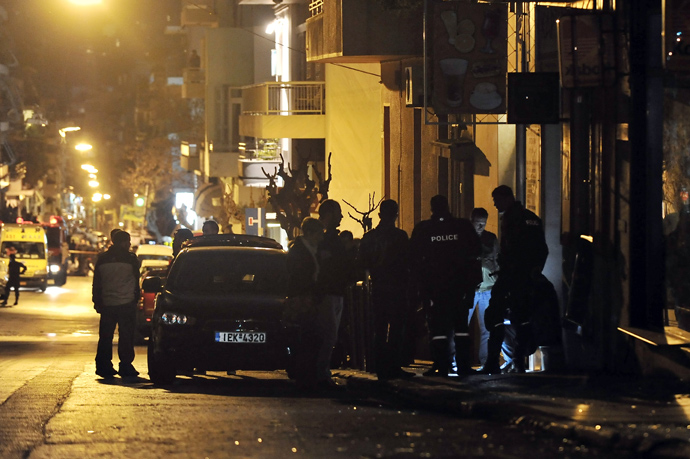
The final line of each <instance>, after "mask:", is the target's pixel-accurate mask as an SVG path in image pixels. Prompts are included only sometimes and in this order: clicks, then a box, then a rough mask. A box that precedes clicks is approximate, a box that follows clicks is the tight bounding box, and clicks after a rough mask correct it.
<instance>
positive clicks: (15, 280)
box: [2, 254, 26, 306]
mask: <svg viewBox="0 0 690 459" xmlns="http://www.w3.org/2000/svg"><path fill="white" fill-rule="evenodd" d="M15 258H16V256H15V254H11V255H10V263H9V266H8V267H7V274H8V279H7V285H5V297H4V299H3V301H2V305H3V306H5V305H6V304H7V300H9V299H10V291H11V290H10V289H12V288H14V305H15V306H16V305H17V304H19V277H20V276H21V275H22V274H24V273H25V272H26V265H25V264H24V263H21V262H19V261H17V260H16V259H15Z"/></svg>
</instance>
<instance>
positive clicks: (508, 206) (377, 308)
mask: <svg viewBox="0 0 690 459" xmlns="http://www.w3.org/2000/svg"><path fill="white" fill-rule="evenodd" d="M492 197H493V200H494V205H495V207H496V209H497V210H498V212H499V215H500V216H501V221H500V236H501V237H500V243H499V238H498V237H497V236H496V235H495V234H493V233H491V232H489V231H487V230H486V224H487V219H488V215H489V214H488V212H487V211H486V209H483V208H475V209H474V210H473V211H472V214H471V219H469V220H468V219H464V218H458V217H455V216H453V215H451V212H450V209H449V204H448V200H447V198H446V197H445V196H442V195H437V196H434V197H433V198H432V199H431V203H430V204H431V218H430V219H429V220H425V221H422V222H419V223H418V224H417V225H416V226H415V228H414V230H413V232H412V235H411V236H410V237H408V235H407V233H406V232H405V231H403V230H402V229H399V228H397V227H396V220H397V218H398V204H397V202H395V201H394V200H385V201H383V202H382V203H381V205H380V208H379V218H380V222H379V224H378V226H376V228H374V229H372V230H371V231H369V232H367V233H365V234H364V236H363V237H362V239H361V241H359V243H358V244H353V243H352V241H351V240H350V239H351V238H350V237H349V236H350V235H348V234H347V233H348V232H343V233H339V232H338V227H339V225H340V222H341V220H342V211H341V208H340V205H339V204H338V202H337V201H335V200H332V199H328V200H326V201H324V202H322V203H321V206H320V207H319V218H318V219H315V218H311V217H308V218H306V219H305V220H304V221H303V222H302V227H301V230H302V235H301V236H299V237H298V238H296V239H295V240H294V241H293V243H292V244H291V246H290V248H289V252H288V260H289V261H288V267H289V292H288V298H289V299H288V308H287V309H288V316H289V317H290V319H291V320H293V321H295V322H296V323H297V324H298V325H299V326H300V329H301V330H304V331H303V332H302V336H301V339H300V347H299V348H298V350H299V352H298V353H297V356H298V361H297V363H296V365H295V366H294V368H293V369H292V370H293V375H292V376H293V377H294V378H295V379H296V380H297V384H298V387H300V388H303V389H306V390H310V389H333V388H337V384H336V383H335V382H334V381H333V379H332V378H331V373H330V367H329V363H330V361H331V353H332V352H333V348H334V345H335V344H336V342H337V338H338V336H337V334H338V330H339V327H340V321H341V317H342V313H343V299H344V297H345V294H346V290H347V288H348V286H350V285H352V284H353V283H354V282H356V281H357V280H358V279H361V277H362V273H367V274H368V276H369V279H370V302H371V311H372V313H373V322H374V324H373V328H374V359H375V368H376V374H377V376H378V378H379V379H382V380H386V379H395V378H409V377H413V376H415V374H414V373H411V372H409V371H405V370H404V369H403V367H404V366H405V364H406V363H407V356H406V355H405V352H404V349H405V346H406V333H407V332H408V330H409V329H410V327H411V326H413V325H414V324H411V323H409V318H410V317H411V314H410V311H411V309H414V308H416V307H417V305H420V304H421V305H422V306H423V310H424V313H425V318H426V326H427V328H428V332H429V349H430V353H431V357H432V360H433V365H432V367H431V369H430V370H429V371H427V372H425V373H424V375H425V376H441V377H445V376H449V375H466V374H470V373H472V372H474V371H478V372H480V373H485V374H496V373H500V372H502V371H510V372H513V371H514V372H524V371H525V361H526V357H527V356H529V355H530V354H531V353H533V352H534V351H535V349H536V346H535V343H536V339H535V334H534V326H533V323H532V322H533V321H532V318H533V316H534V314H535V307H536V306H535V305H534V304H533V303H534V299H535V298H537V297H539V295H537V294H535V289H538V288H541V285H542V284H543V282H544V281H546V278H545V277H544V276H543V275H542V274H541V272H542V270H543V268H544V264H545V262H546V258H547V255H548V248H547V245H546V240H545V236H544V229H543V224H542V221H541V219H540V218H539V217H538V216H536V215H535V214H534V213H533V212H531V211H529V210H527V209H525V208H524V206H523V205H522V204H521V203H520V202H519V201H517V200H516V199H515V197H514V195H513V192H512V190H511V189H510V188H509V187H507V186H499V187H498V188H496V189H495V190H494V191H493V193H492ZM353 246H354V247H355V248H354V250H353V249H352V247H353ZM546 283H548V281H546ZM549 286H550V288H551V290H553V286H551V285H550V284H549ZM473 315H476V317H477V321H478V329H479V337H478V342H479V349H478V353H477V354H478V355H477V356H475V355H472V354H471V351H472V349H473V346H472V340H473V336H471V333H470V324H471V320H472V317H473ZM501 353H502V354H503V365H501V361H500V356H501ZM477 358H478V361H479V362H480V364H481V366H480V367H479V369H478V370H475V369H474V368H473V363H474V362H475V361H476V360H477Z"/></svg>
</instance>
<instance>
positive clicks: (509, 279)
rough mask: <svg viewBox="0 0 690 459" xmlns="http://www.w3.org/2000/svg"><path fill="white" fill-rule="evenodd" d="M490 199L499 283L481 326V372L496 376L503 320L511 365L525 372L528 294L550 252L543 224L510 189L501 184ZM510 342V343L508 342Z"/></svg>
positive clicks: (528, 336)
mask: <svg viewBox="0 0 690 459" xmlns="http://www.w3.org/2000/svg"><path fill="white" fill-rule="evenodd" d="M491 196H492V197H493V199H494V205H495V206H496V209H497V210H498V213H499V214H500V215H501V234H500V236H501V243H500V247H501V248H500V253H499V255H498V265H499V268H500V271H499V275H498V280H497V281H496V283H495V284H494V287H493V289H492V293H491V300H490V302H489V307H488V308H487V310H486V314H485V316H484V323H485V324H486V328H487V329H488V330H489V332H490V337H489V344H488V355H487V359H486V363H485V365H484V368H483V372H484V373H499V372H500V371H501V369H500V366H499V354H500V352H501V346H502V344H503V339H504V337H505V333H506V331H505V324H504V320H505V319H506V318H508V319H510V322H511V324H512V325H513V326H514V330H515V339H514V343H515V344H514V349H513V350H510V351H509V352H511V353H513V354H514V356H513V365H514V367H515V370H516V371H517V372H524V371H525V357H527V355H529V354H530V353H531V352H533V350H530V349H529V348H530V347H531V346H533V344H532V342H531V341H532V324H531V322H530V321H531V318H532V307H531V303H530V301H531V299H530V295H531V293H532V292H533V289H534V282H535V280H538V279H540V276H541V272H542V270H543V269H544V264H545V263H546V258H547V256H548V254H549V249H548V247H547V245H546V239H545V236H544V228H543V225H542V221H541V219H540V218H539V217H537V216H536V215H535V214H534V213H533V212H531V211H529V210H527V209H525V208H524V207H523V205H522V203H520V202H519V201H516V200H515V196H514V195H513V190H512V189H510V187H508V186H505V185H501V186H499V187H498V188H496V189H495V190H494V191H493V192H492V193H491ZM511 341H512V340H511Z"/></svg>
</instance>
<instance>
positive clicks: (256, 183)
mask: <svg viewBox="0 0 690 459" xmlns="http://www.w3.org/2000/svg"><path fill="white" fill-rule="evenodd" d="M279 166H280V158H271V159H262V158H248V157H244V156H240V161H239V167H240V171H239V172H240V175H239V176H240V179H241V180H242V184H243V185H244V186H250V187H258V188H265V187H267V186H268V178H266V176H265V175H264V171H266V173H267V174H269V175H273V174H275V173H276V170H277V169H278V167H279Z"/></svg>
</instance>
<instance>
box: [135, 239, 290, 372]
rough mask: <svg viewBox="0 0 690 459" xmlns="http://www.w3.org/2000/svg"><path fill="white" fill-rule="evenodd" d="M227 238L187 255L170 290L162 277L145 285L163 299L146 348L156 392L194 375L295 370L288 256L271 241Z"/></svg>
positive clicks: (175, 266) (172, 272) (158, 301)
mask: <svg viewBox="0 0 690 459" xmlns="http://www.w3.org/2000/svg"><path fill="white" fill-rule="evenodd" d="M224 236H226V237H225V239H224V240H222V241H221V239H222V238H217V239H218V240H217V241H215V243H214V244H210V243H209V242H210V241H208V240H205V241H203V243H201V242H200V243H199V244H197V245H196V246H195V245H194V243H193V242H192V243H191V244H190V245H189V246H187V247H185V248H183V249H182V251H181V252H180V253H179V254H178V255H177V257H176V258H175V261H174V263H173V265H172V267H171V269H170V272H169V273H168V277H167V280H166V282H165V285H163V284H162V282H161V279H160V278H159V277H149V278H147V279H145V280H144V282H143V284H142V285H143V289H144V291H145V292H157V293H159V294H158V295H157V297H156V307H155V311H154V314H153V319H152V327H151V338H150V339H149V344H148V364H149V376H150V378H151V381H152V382H153V383H154V384H169V383H171V382H173V381H174V379H175V377H176V375H177V374H178V373H182V372H185V373H187V372H191V371H194V370H197V371H236V370H247V371H251V370H262V371H267V370H279V369H286V368H287V367H288V365H289V360H290V342H291V339H292V337H293V336H294V329H293V328H291V327H289V326H286V325H285V324H284V322H283V309H284V307H285V297H286V288H287V268H286V260H287V252H285V251H284V250H282V247H281V246H280V244H278V243H277V242H275V241H273V240H272V239H267V238H256V237H244V236H243V235H224ZM271 241H272V242H271ZM257 246H259V247H257Z"/></svg>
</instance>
